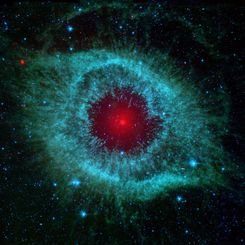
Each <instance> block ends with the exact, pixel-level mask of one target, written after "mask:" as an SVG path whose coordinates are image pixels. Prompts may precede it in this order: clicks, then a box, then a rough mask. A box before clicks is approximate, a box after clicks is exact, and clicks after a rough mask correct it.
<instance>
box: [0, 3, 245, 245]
mask: <svg viewBox="0 0 245 245" xmlns="http://www.w3.org/2000/svg"><path fill="white" fill-rule="evenodd" d="M108 2H109V1H105V3H108ZM193 2H194V1H184V2H181V3H180V1H174V2H173V3H167V2H163V1H151V3H149V1H144V2H142V1H136V2H132V1H118V2H117V5H115V7H114V8H107V7H106V4H105V7H102V8H99V9H95V8H94V9H93V7H91V11H88V12H87V13H84V14H80V15H77V16H76V17H74V18H71V19H69V20H67V21H66V20H64V19H63V20H62V17H63V16H65V15H66V14H67V13H69V12H71V11H73V10H74V9H77V10H78V9H79V8H83V7H84V6H85V5H86V4H88V1H86V2H81V3H70V4H69V3H65V2H62V3H51V2H47V3H42V2H37V3H28V2H16V3H13V4H9V3H5V4H3V5H2V6H1V7H0V28H1V29H0V37H1V43H0V63H1V72H0V78H1V80H0V222H1V223H0V234H1V237H2V241H1V242H0V244H10V245H11V244H244V243H245V235H244V234H245V226H244V224H245V216H244V204H245V202H244V178H243V177H244V174H243V173H244V146H245V144H244V78H245V76H244V67H243V66H244V58H245V52H244V43H245V42H244V33H245V25H244V10H245V8H244V6H243V5H242V4H235V3H233V4H230V3H224V2H219V3H217V4H214V3H212V2H211V1H210V2H203V1H198V2H195V4H194V5H193ZM89 4H90V6H93V5H95V2H93V1H90V2H89ZM132 8H133V9H134V12H135V13H137V15H136V16H135V17H134V18H129V15H128V12H129V11H130V9H132ZM179 17H180V18H179ZM185 20H187V21H188V22H190V23H192V26H187V25H186V24H185ZM50 26H51V27H52V28H50ZM56 26H57V27H56ZM68 26H72V27H74V31H72V32H69V31H68V30H67V27H68ZM199 27H200V28H199ZM200 30H202V31H200ZM202 32H204V34H203V33H202ZM51 37H52V39H51ZM70 37H71V38H70ZM204 37H205V38H204ZM121 38H126V39H127V40H130V41H133V42H134V43H136V46H138V47H141V48H144V49H145V50H147V49H148V48H151V49H154V48H155V49H157V50H161V51H162V52H169V54H170V55H171V57H173V58H174V60H175V62H176V65H178V66H179V67H180V68H181V69H182V70H184V71H185V70H186V72H188V71H189V70H190V69H192V70H194V72H193V73H192V74H191V77H192V78H193V80H205V86H204V87H202V89H205V90H208V91H210V92H209V95H208V96H212V91H213V90H215V88H217V87H218V86H220V85H221V84H220V78H222V85H225V86H226V87H227V93H228V94H229V96H230V100H231V101H230V103H231V111H230V121H229V126H230V133H229V135H227V136H226V137H224V138H223V144H224V147H225V149H226V151H227V152H229V153H230V155H231V159H232V161H234V163H235V165H236V169H237V172H238V173H239V174H240V175H239V177H237V176H236V175H234V176H229V178H230V180H231V184H230V188H229V189H220V190H218V191H213V190H212V189H211V188H210V189H204V190H203V189H202V188H200V189H194V190H190V189H183V190H181V191H182V193H184V196H185V200H187V201H186V202H182V203H176V202H175V204H174V205H173V200H172V199H170V200H162V199H161V198H160V197H159V198H157V199H154V200H152V201H151V202H148V203H146V204H144V205H143V206H144V208H143V211H142V213H143V216H142V218H141V219H140V220H137V221H134V220H132V219H131V218H130V217H127V218H126V221H124V222H122V221H121V220H120V218H117V210H115V209H114V208H113V207H111V206H110V205H109V204H107V205H105V206H104V207H103V209H102V211H101V212H97V213H94V215H92V214H91V215H88V216H87V217H86V218H85V219H81V217H77V213H76V212H77V210H76V208H75V207H76V202H75V201H74V202H72V203H70V204H69V205H61V204H60V201H61V199H62V197H60V196H59V195H57V194H56V192H55V187H54V186H53V185H52V181H50V182H48V181H46V178H45V175H46V174H47V173H45V170H44V168H43V166H42V165H41V164H40V163H39V162H38V160H35V152H36V151H37V149H35V147H34V146H32V145H30V144H27V143H26V142H27V139H26V138H25V136H23V135H22V133H21V130H20V126H19V124H18V123H19V122H18V120H17V119H16V118H17V117H15V115H17V114H18V113H19V111H20V110H21V107H22V105H21V104H20V98H21V94H20V95H19V98H18V96H16V94H13V93H12V91H10V89H9V83H8V80H9V79H11V75H12V74H16V72H15V73H12V71H16V70H18V69H20V68H19V67H20V60H21V59H24V60H25V63H26V65H28V62H31V60H30V57H29V56H28V55H29V53H30V52H34V53H35V52H38V51H40V50H41V49H43V47H44V45H45V43H46V42H47V40H51V42H50V45H49V46H48V47H47V49H46V51H47V52H48V53H50V54H52V53H55V52H57V51H59V52H64V53H69V52H75V51H78V50H89V49H91V48H92V43H93V41H94V40H96V39H99V40H100V41H101V42H102V43H105V45H106V44H108V45H109V43H110V42H111V41H112V39H113V40H120V39H121ZM6 47H7V48H6ZM70 47H72V50H71V49H70ZM20 53H21V54H22V56H21V57H20ZM213 101H214V103H215V98H214V100H213ZM33 162H34V163H36V164H33ZM30 163H31V164H30ZM88 199H89V197H88ZM61 203H62V202H61ZM139 207H141V204H135V205H132V207H131V212H132V213H133V212H138V209H139ZM90 213H93V211H92V210H90Z"/></svg>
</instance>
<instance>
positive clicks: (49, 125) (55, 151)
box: [22, 45, 227, 200]
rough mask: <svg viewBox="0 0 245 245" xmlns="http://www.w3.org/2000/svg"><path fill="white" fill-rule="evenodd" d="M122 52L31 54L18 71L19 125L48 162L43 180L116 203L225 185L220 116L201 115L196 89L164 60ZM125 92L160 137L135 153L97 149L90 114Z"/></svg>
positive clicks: (164, 56)
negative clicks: (141, 104)
mask: <svg viewBox="0 0 245 245" xmlns="http://www.w3.org/2000/svg"><path fill="white" fill-rule="evenodd" d="M128 46H130V47H132V48H130V49H127V48H124V49H122V48H121V47H120V48H115V47H114V48H113V49H110V50H109V49H100V48H93V49H91V50H89V51H82V52H77V53H74V54H61V53H59V54H58V55H57V54H52V55H50V54H46V55H44V54H42V55H36V56H34V57H33V61H32V64H30V65H29V66H28V67H26V68H25V69H24V75H23V81H24V83H23V84H25V85H24V86H25V96H24V98H23V103H24V104H25V105H26V106H25V108H24V110H23V112H24V115H25V117H24V120H23V125H28V128H29V130H30V129H31V130H32V132H33V137H32V141H33V144H35V142H39V141H41V142H42V143H43V145H44V148H45V149H44V151H45V154H46V155H47V156H48V157H49V159H52V160H51V161H50V164H48V165H47V168H48V170H49V172H50V176H52V177H54V176H57V177H56V178H58V179H59V181H60V182H61V183H63V185H61V186H62V188H67V191H68V192H69V191H70V192H71V193H72V192H73V189H74V185H75V186H76V185H79V186H81V188H82V187H85V188H87V189H88V190H90V191H91V192H95V193H104V195H105V196H107V197H108V196H113V195H115V196H117V199H118V200H124V199H132V200H149V199H152V198H154V197H156V196H158V195H165V194H166V195H167V194H168V193H169V192H171V190H175V189H177V188H179V187H188V186H194V187H195V186H203V185H212V186H218V185H225V180H224V178H223V177H222V173H221V172H222V171H221V169H222V167H223V166H224V165H225V164H226V160H225V156H226V154H225V153H224V151H223V148H222V145H221V144H220V139H219V137H220V135H222V134H223V128H225V125H224V124H225V121H226V120H224V117H226V116H227V115H222V118H221V116H216V115H214V114H212V113H210V114H209V113H208V108H204V106H203V105H202V103H201V100H200V99H199V98H198V97H197V95H196V94H197V88H195V87H194V86H192V85H190V84H188V83H187V82H186V81H185V80H186V78H185V77H184V76H183V75H180V74H181V72H179V73H178V71H176V70H175V71H174V72H173V69H176V67H174V68H173V62H171V58H170V57H168V55H167V54H162V53H161V54H160V53H157V52H155V53H154V52H153V51H152V52H151V53H150V55H149V53H148V54H146V53H143V52H142V53H140V52H135V49H134V48H133V45H128ZM22 86H23V85H22ZM128 87H130V88H131V89H132V91H133V92H134V93H136V94H139V95H141V96H142V97H143V98H145V100H146V104H147V110H148V112H149V115H150V116H157V117H159V118H160V119H161V123H162V125H161V130H160V129H159V130H158V132H157V133H156V135H155V137H154V139H153V140H152V141H151V142H149V144H148V146H147V147H146V148H144V149H142V150H141V151H139V152H138V153H137V154H128V153H127V152H124V151H118V150H116V151H111V150H107V149H105V148H104V150H101V149H100V147H99V146H100V145H101V144H103V142H102V141H101V139H98V137H95V136H94V135H92V134H91V127H92V125H91V120H89V115H88V111H89V108H91V104H92V103H94V102H96V101H99V100H100V99H101V98H103V97H104V96H105V95H106V94H108V93H113V89H115V88H121V89H123V88H128ZM221 119H222V120H221ZM215 121H217V122H218V121H219V122H224V123H223V124H222V125H221V126H220V124H218V123H217V125H219V126H217V127H216V132H217V133H216V134H214V133H212V127H214V125H215ZM42 157H44V156H42ZM60 176H62V177H60Z"/></svg>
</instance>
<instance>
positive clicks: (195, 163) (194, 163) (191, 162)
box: [189, 159, 198, 168]
mask: <svg viewBox="0 0 245 245" xmlns="http://www.w3.org/2000/svg"><path fill="white" fill-rule="evenodd" d="M197 164H198V163H197V161H196V160H194V159H191V160H190V161H189V165H190V166H191V167H192V168H195V167H196V166H197Z"/></svg>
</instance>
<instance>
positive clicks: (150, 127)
mask: <svg viewBox="0 0 245 245" xmlns="http://www.w3.org/2000/svg"><path fill="white" fill-rule="evenodd" d="M88 114H89V120H90V122H91V125H92V127H91V134H92V135H93V136H95V137H98V138H99V139H100V140H101V141H102V142H103V144H104V146H106V147H107V148H108V149H109V150H118V151H123V152H135V151H136V150H138V149H140V148H142V147H143V148H145V147H146V146H147V145H149V143H150V141H151V140H153V138H154V137H155V135H156V133H157V131H158V130H159V129H160V124H161V120H160V118H158V117H151V118H150V117H149V115H148V108H147V104H146V101H145V99H144V97H142V96H141V95H139V94H136V93H133V91H132V89H130V88H124V89H118V88H116V89H115V90H114V92H113V93H110V94H107V95H105V96H104V97H103V98H102V99H100V100H99V101H97V102H95V103H93V104H91V108H90V110H89V111H88Z"/></svg>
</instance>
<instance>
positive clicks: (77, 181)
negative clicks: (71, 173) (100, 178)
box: [70, 179, 81, 187]
mask: <svg viewBox="0 0 245 245" xmlns="http://www.w3.org/2000/svg"><path fill="white" fill-rule="evenodd" d="M70 184H71V185H72V186H75V187H77V186H79V185H80V184H81V181H80V180H79V179H73V180H72V181H71V182H70Z"/></svg>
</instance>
